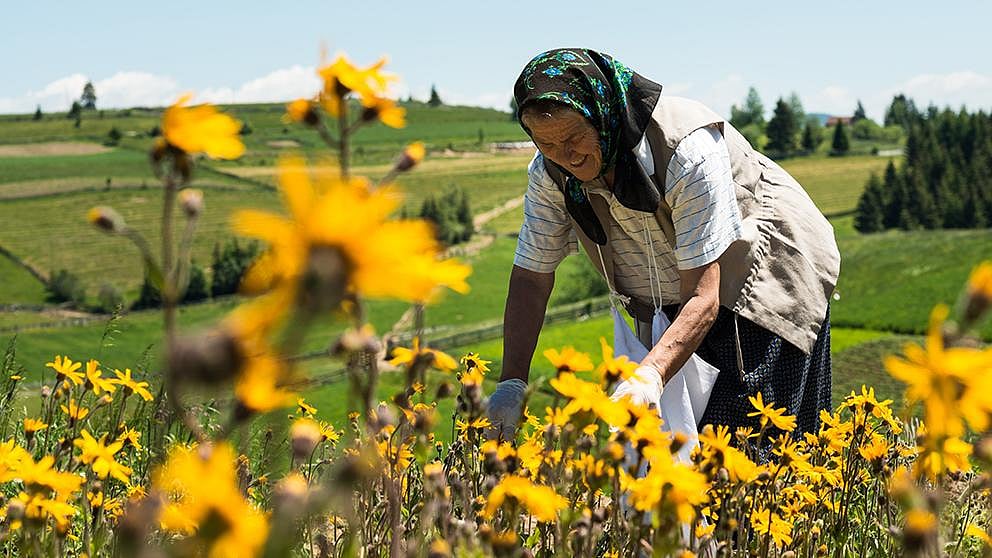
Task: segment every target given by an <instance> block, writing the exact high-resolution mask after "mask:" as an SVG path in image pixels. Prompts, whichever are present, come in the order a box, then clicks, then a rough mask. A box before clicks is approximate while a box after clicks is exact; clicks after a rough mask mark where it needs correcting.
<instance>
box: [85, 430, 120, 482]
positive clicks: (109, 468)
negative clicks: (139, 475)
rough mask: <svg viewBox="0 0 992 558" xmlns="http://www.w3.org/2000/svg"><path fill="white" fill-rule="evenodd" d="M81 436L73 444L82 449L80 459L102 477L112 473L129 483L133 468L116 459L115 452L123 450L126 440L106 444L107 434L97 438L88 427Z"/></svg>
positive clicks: (118, 478) (116, 477) (113, 475)
mask: <svg viewBox="0 0 992 558" xmlns="http://www.w3.org/2000/svg"><path fill="white" fill-rule="evenodd" d="M79 436H80V438H78V439H76V440H75V441H73V444H74V445H75V446H76V447H77V448H79V449H80V450H81V451H82V453H81V454H80V456H79V460H80V461H82V462H83V463H85V464H87V465H90V466H91V467H92V468H93V472H94V473H96V474H97V476H98V477H100V478H101V479H105V478H107V475H110V476H112V477H114V478H115V479H117V480H119V481H121V482H123V483H125V484H127V481H128V477H130V476H131V469H130V468H129V467H125V466H124V465H121V464H120V463H118V462H117V460H116V459H114V454H116V453H117V452H119V451H120V450H121V448H122V447H123V446H124V442H123V441H116V442H113V443H111V444H109V445H107V444H105V440H106V439H107V435H106V434H104V435H103V436H100V439H99V440H97V439H96V438H94V437H93V435H92V434H90V433H89V432H87V431H86V429H83V431H82V432H80V433H79Z"/></svg>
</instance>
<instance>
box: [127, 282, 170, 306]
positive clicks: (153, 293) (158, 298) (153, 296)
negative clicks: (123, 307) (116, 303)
mask: <svg viewBox="0 0 992 558" xmlns="http://www.w3.org/2000/svg"><path fill="white" fill-rule="evenodd" d="M159 306H162V293H161V292H159V290H158V288H157V287H155V285H152V284H151V282H150V281H149V280H148V276H147V275H145V280H144V281H142V282H141V290H140V291H138V299H137V300H135V301H134V304H132V305H131V309H132V310H144V309H146V308H158V307H159Z"/></svg>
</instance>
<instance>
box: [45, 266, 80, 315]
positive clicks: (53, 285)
mask: <svg viewBox="0 0 992 558" xmlns="http://www.w3.org/2000/svg"><path fill="white" fill-rule="evenodd" d="M46 288H47V289H48V299H49V300H51V301H52V302H71V303H72V304H73V305H75V306H81V305H82V304H83V302H84V301H85V300H86V289H85V288H84V287H83V284H82V282H80V280H79V277H78V276H77V275H76V274H75V273H73V272H71V271H68V270H66V269H60V270H58V271H56V272H55V274H54V275H52V277H51V278H50V279H49V280H48V285H46Z"/></svg>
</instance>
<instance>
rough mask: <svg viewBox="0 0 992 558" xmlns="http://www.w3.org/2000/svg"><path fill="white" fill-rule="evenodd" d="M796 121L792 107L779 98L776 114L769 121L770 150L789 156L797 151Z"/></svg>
mask: <svg viewBox="0 0 992 558" xmlns="http://www.w3.org/2000/svg"><path fill="white" fill-rule="evenodd" d="M796 131H797V128H796V119H795V117H794V115H793V114H792V107H790V106H789V104H788V103H786V102H785V101H784V100H782V99H781V98H779V100H778V102H776V103H775V112H774V114H773V115H772V119H771V120H769V121H768V128H767V130H766V133H767V134H768V145H767V147H768V149H770V150H772V151H778V152H780V153H782V154H789V153H791V152H792V151H795V149H796Z"/></svg>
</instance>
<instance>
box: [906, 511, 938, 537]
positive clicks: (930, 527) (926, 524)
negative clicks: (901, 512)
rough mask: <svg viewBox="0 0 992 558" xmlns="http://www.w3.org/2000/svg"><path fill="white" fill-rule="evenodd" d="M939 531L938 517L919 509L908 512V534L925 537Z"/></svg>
mask: <svg viewBox="0 0 992 558" xmlns="http://www.w3.org/2000/svg"><path fill="white" fill-rule="evenodd" d="M936 529H937V516H935V515H934V514H932V513H930V512H928V511H926V510H921V509H919V508H913V509H911V510H909V511H908V512H906V533H907V534H911V535H915V536H917V537H925V536H927V535H929V534H930V533H932V532H933V531H934V530H936Z"/></svg>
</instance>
